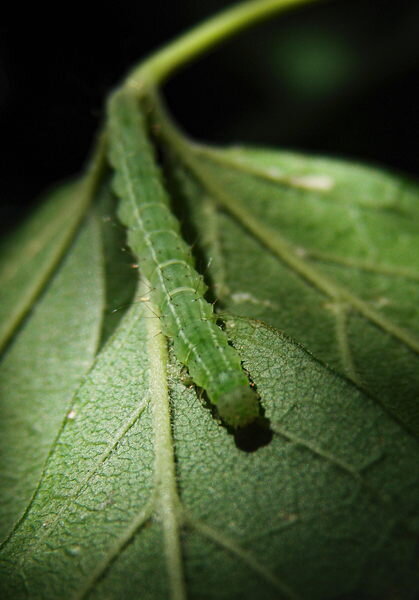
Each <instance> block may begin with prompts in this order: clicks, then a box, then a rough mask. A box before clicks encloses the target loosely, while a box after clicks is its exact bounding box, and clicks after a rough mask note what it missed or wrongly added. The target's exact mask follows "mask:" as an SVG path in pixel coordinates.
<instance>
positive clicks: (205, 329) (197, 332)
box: [108, 91, 259, 427]
mask: <svg viewBox="0 0 419 600" xmlns="http://www.w3.org/2000/svg"><path fill="white" fill-rule="evenodd" d="M108 118H109V122H108V135H109V160H110V162H111V165H112V166H113V168H114V170H115V175H114V179H113V186H114V190H115V193H116V194H117V196H118V197H119V199H120V204H119V211H118V216H119V218H120V220H121V221H122V223H123V224H124V225H125V226H126V227H127V230H128V244H129V246H130V247H131V249H132V251H133V253H134V254H135V255H136V256H137V257H138V259H139V261H140V264H141V272H142V274H143V275H144V276H145V277H146V278H147V280H148V281H149V283H150V286H151V292H150V293H151V296H152V300H153V303H154V305H155V306H156V307H157V308H158V310H159V314H160V318H161V322H162V331H163V333H164V334H165V335H166V336H168V337H169V338H171V339H172V340H173V344H174V351H175V355H176V357H177V358H178V360H179V361H180V362H181V363H183V364H184V365H185V366H186V367H187V368H188V371H189V374H190V376H191V378H192V380H193V382H194V383H195V384H196V385H198V386H200V387H202V388H203V389H204V390H205V391H206V392H207V395H208V398H209V400H210V401H211V403H213V404H214V405H216V407H217V410H218V413H219V414H220V416H221V418H222V419H223V420H224V421H225V422H226V423H227V424H229V425H232V426H234V427H240V426H244V425H246V424H248V423H250V422H252V421H253V420H254V419H255V418H256V417H257V415H258V412H259V404H258V397H257V395H256V393H255V391H254V390H252V389H251V388H250V386H249V381H248V379H247V377H246V375H245V373H244V371H243V369H242V366H241V361H240V357H239V355H238V353H237V351H236V350H235V349H234V348H233V347H232V346H230V345H229V343H228V339H227V336H226V334H225V332H224V331H223V330H222V329H220V327H218V325H217V324H216V318H215V315H214V312H213V307H212V305H211V304H209V303H208V302H207V301H206V300H205V298H204V293H205V291H206V285H205V283H204V281H203V278H202V276H201V275H199V274H198V273H197V271H196V270H195V268H194V264H193V258H192V255H191V252H190V249H189V247H188V245H187V244H186V243H185V241H184V240H183V238H182V237H181V234H180V227H179V223H178V221H177V219H176V217H175V216H174V215H173V214H172V212H171V210H170V207H169V199H168V195H167V193H166V191H165V188H164V185H163V183H162V180H161V176H160V172H159V169H158V167H157V165H156V163H155V160H154V155H153V149H152V146H151V143H150V142H149V140H148V136H147V130H146V124H145V120H144V117H143V115H142V112H141V111H140V109H139V106H138V101H137V100H136V99H135V98H134V97H133V96H132V95H131V94H129V93H127V92H125V91H122V92H116V93H115V94H114V95H113V96H112V98H111V100H110V102H109V106H108Z"/></svg>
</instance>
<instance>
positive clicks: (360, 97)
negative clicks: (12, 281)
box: [0, 0, 419, 230]
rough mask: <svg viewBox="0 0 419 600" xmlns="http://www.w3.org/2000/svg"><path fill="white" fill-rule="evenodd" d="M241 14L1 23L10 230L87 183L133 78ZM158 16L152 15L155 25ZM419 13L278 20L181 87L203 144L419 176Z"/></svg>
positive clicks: (191, 73)
mask: <svg viewBox="0 0 419 600" xmlns="http://www.w3.org/2000/svg"><path fill="white" fill-rule="evenodd" d="M230 4H233V2H225V1H223V0H205V1H204V2H194V1H193V0H182V2H174V3H167V2H164V1H163V0H154V2H152V3H148V5H147V9H146V13H145V8H144V4H143V3H141V2H129V1H127V2H123V3H120V4H118V5H117V6H116V5H115V7H114V8H113V7H111V8H107V9H106V10H103V11H102V12H100V14H99V13H98V12H97V11H92V12H91V13H89V12H88V11H85V12H80V11H79V10H76V9H75V8H74V7H71V6H69V7H67V8H63V7H62V6H61V5H57V6H56V7H55V6H49V5H48V7H47V6H46V5H45V6H43V5H39V4H36V5H32V6H29V7H27V8H25V15H24V19H23V18H22V12H21V9H20V7H19V8H18V9H17V8H13V7H8V8H7V9H6V10H5V11H4V14H3V19H2V22H1V24H0V130H1V132H2V137H1V152H2V161H1V165H0V177H1V182H2V200H1V213H0V218H1V223H2V229H3V230H4V229H5V228H9V227H11V226H12V225H13V224H14V223H15V221H16V220H17V219H19V218H20V217H21V216H23V215H24V213H25V212H26V210H27V207H28V206H30V205H31V204H32V203H33V200H34V198H35V196H36V195H37V194H38V193H39V192H41V191H42V190H43V189H44V188H45V187H46V186H49V185H50V184H51V182H53V181H56V180H60V179H62V178H66V177H68V176H70V175H72V174H74V173H75V172H78V171H79V170H80V169H81V168H82V166H83V164H84V162H85V159H86V156H87V153H88V150H89V147H90V145H91V142H92V136H93V134H94V132H95V131H96V130H97V128H98V126H99V124H100V119H101V115H102V106H103V99H104V97H105V96H106V94H107V93H108V92H109V90H110V89H112V87H113V86H115V85H116V84H117V82H118V81H119V80H120V79H121V77H122V76H123V75H124V73H126V71H127V70H128V69H129V67H130V66H131V65H133V64H134V63H135V62H137V61H138V60H139V59H140V58H141V57H142V56H145V55H146V54H148V53H149V52H151V51H152V50H153V49H155V48H158V47H159V46H160V45H161V44H163V43H164V42H166V41H167V40H169V39H171V38H173V37H174V36H176V35H178V34H179V33H180V32H181V31H183V30H185V29H186V28H187V27H190V26H192V25H194V24H196V23H198V22H200V21H202V20H203V19H204V18H205V17H207V16H209V15H211V14H213V13H214V12H216V11H217V10H220V9H222V8H225V7H226V6H228V5H230ZM145 15H146V16H145ZM418 32H419V5H418V4H417V3H416V2H414V1H413V0H399V1H398V2H397V3H396V2H392V1H390V0H373V1H372V2H368V3H367V2H365V0H352V1H351V2H343V1H342V0H339V1H330V2H320V3H319V4H318V5H316V4H313V5H312V6H307V7H304V8H301V9H299V10H297V11H294V12H292V13H290V14H288V15H285V16H282V17H278V18H277V19H273V20H272V21H271V22H269V23H265V24H262V25H260V26H258V27H256V28H255V29H253V30H251V31H248V32H246V33H245V34H242V35H241V36H240V37H238V38H236V39H234V40H232V41H230V42H228V43H227V44H225V45H224V47H222V48H219V49H218V50H217V51H215V52H213V53H212V54H211V55H209V56H207V57H206V58H204V59H202V60H201V61H199V62H198V63H196V64H194V65H191V66H190V67H188V68H187V69H185V70H184V71H183V72H182V73H180V74H179V75H178V76H177V77H175V78H174V79H173V80H172V81H171V82H170V83H169V84H168V85H167V89H166V92H167V97H168V100H169V105H170V107H171V109H172V111H173V112H174V114H175V116H176V117H177V118H178V120H179V121H180V122H181V123H182V124H183V126H184V127H185V129H186V130H187V131H189V132H190V133H191V134H192V135H194V136H196V137H198V138H201V139H204V140H208V141H214V142H220V143H224V142H243V141H247V142H251V143H259V144H264V145H267V144H268V145H275V146H281V147H285V148H292V149H297V150H306V151H311V152H321V153H323V154H325V153H326V154H333V155H339V156H344V157H348V158H354V157H356V158H357V159H360V160H364V161H366V162H373V163H379V164H383V165H385V166H389V167H392V168H395V169H401V170H404V171H408V172H411V173H414V174H417V173H418V158H417V157H418V155H419V153H418V142H417V138H415V135H414V132H415V130H417V128H418V124H419V123H418V121H419V117H418V112H417V106H418V101H419V97H418V94H419V92H418V90H417V87H418V86H417V76H418V72H419V61H418V56H419V35H418Z"/></svg>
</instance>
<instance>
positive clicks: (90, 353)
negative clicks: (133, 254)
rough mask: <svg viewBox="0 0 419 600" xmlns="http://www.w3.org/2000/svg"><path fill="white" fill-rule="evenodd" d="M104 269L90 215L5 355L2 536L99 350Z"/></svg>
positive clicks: (1, 374)
mask: <svg viewBox="0 0 419 600" xmlns="http://www.w3.org/2000/svg"><path fill="white" fill-rule="evenodd" d="M70 198H71V196H70ZM68 199H69V198H67V200H68ZM39 235H40V237H41V239H42V236H43V232H41V233H40V234H39ZM36 239H37V238H35V240H33V242H34V243H35V241H36ZM102 268H103V267H102V250H101V246H100V237H99V230H98V226H97V223H96V222H95V219H90V220H89V221H88V222H87V223H85V225H84V226H83V228H82V230H81V231H80V232H79V235H78V236H77V239H76V240H75V242H74V243H73V245H72V248H71V250H70V252H69V253H68V254H67V256H66V257H65V260H64V261H63V262H62V264H61V265H60V267H59V269H58V271H57V272H56V274H55V275H54V277H53V279H52V280H51V281H50V282H49V284H48V287H47V289H46V290H45V292H44V294H43V295H42V296H41V298H40V299H39V301H38V302H37V303H36V305H35V306H33V307H32V311H31V314H30V316H29V317H28V319H27V320H26V321H25V323H24V325H23V326H22V327H21V328H20V330H19V332H18V334H17V335H16V336H15V338H14V339H13V342H12V343H11V344H10V345H9V347H8V351H7V352H6V354H5V355H4V357H3V361H2V364H1V369H0V393H1V401H2V411H1V420H0V440H1V442H0V448H1V456H2V469H1V472H0V487H1V489H2V490H3V497H2V519H1V528H0V538H1V539H3V538H4V536H5V534H6V533H8V531H9V530H10V529H11V527H12V526H13V524H14V523H15V522H16V521H17V520H18V519H19V518H20V517H21V514H22V513H23V511H24V510H25V507H26V506H27V505H28V503H29V501H30V499H31V496H32V494H33V492H34V491H35V489H36V486H37V484H38V481H39V478H40V476H41V473H42V469H43V466H44V463H45V461H46V459H47V456H48V453H49V451H50V448H51V444H52V443H53V441H54V439H55V438H56V436H57V434H58V431H59V428H60V426H61V423H62V421H63V419H64V418H65V415H66V414H67V417H68V418H69V419H71V418H72V415H71V412H70V409H69V403H70V401H71V397H72V395H73V393H74V391H75V390H76V389H77V387H78V386H79V384H80V381H81V380H82V378H83V376H84V375H85V373H86V372H87V371H88V369H89V368H90V366H91V364H92V362H93V359H94V357H95V354H96V349H97V345H98V341H99V336H100V333H101V325H102V312H103V301H104V289H103V273H102ZM23 293H25V291H24V292H23Z"/></svg>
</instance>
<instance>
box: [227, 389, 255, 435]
mask: <svg viewBox="0 0 419 600" xmlns="http://www.w3.org/2000/svg"><path fill="white" fill-rule="evenodd" d="M259 408H260V407H259V397H258V395H257V394H256V392H255V391H254V390H252V389H251V388H250V387H242V386H240V387H236V388H234V389H233V390H230V391H229V392H226V393H225V394H222V395H221V396H220V397H219V398H218V399H217V410H218V414H219V415H220V417H221V418H222V420H223V421H224V422H225V423H226V424H227V425H231V426H232V427H245V426H246V425H249V424H250V423H252V422H253V421H254V420H255V419H256V418H257V417H258V416H259V412H260V410H259Z"/></svg>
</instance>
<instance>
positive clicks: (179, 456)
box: [2, 292, 419, 600]
mask: <svg viewBox="0 0 419 600" xmlns="http://www.w3.org/2000/svg"><path fill="white" fill-rule="evenodd" d="M140 293H142V292H140ZM227 323H228V331H229V335H231V338H232V340H233V341H234V343H235V345H236V347H237V348H238V349H239V351H240V352H241V353H242V356H243V360H244V364H245V367H246V368H248V369H249V371H250V373H251V375H252V378H253V379H254V381H255V383H256V384H257V386H258V390H259V392H260V393H261V396H262V401H263V404H264V406H265V409H266V416H267V417H268V418H269V419H270V421H271V428H272V431H273V437H272V440H271V441H270V443H268V444H266V445H265V446H263V447H260V448H259V449H258V450H257V451H256V452H253V453H247V452H244V451H243V450H240V449H239V448H238V447H237V445H236V440H235V439H234V437H233V436H232V435H231V434H229V433H228V431H227V430H226V429H225V428H224V427H221V426H219V425H218V424H217V422H216V421H215V420H214V418H213V417H212V415H211V413H210V411H209V410H207V409H205V408H204V406H203V405H202V402H201V401H199V399H197V397H196V395H195V393H194V391H193V390H192V389H190V388H188V387H185V386H184V384H183V383H182V381H181V379H179V366H178V365H177V364H176V363H175V362H173V361H171V363H169V364H167V357H166V353H165V350H164V341H163V338H162V336H161V335H159V322H158V320H157V319H156V318H153V316H152V315H150V312H149V308H148V306H147V304H146V303H145V302H142V303H137V304H135V305H133V307H132V309H131V310H130V311H129V313H127V315H126V316H125V317H124V319H123V321H122V323H121V325H120V327H119V328H118V331H117V332H116V333H115V335H114V336H113V337H112V339H111V340H110V341H109V343H108V344H107V345H106V346H105V348H104V349H103V351H102V352H101V354H100V355H99V357H98V359H97V361H96V364H95V366H94V368H93V370H92V371H91V373H90V374H89V376H88V378H87V379H86V380H85V382H84V384H83V385H82V387H81V388H80V390H79V391H78V392H77V394H76V396H75V398H74V402H73V405H72V412H73V415H74V418H72V419H68V420H67V421H66V423H65V425H64V427H63V429H62V432H61V435H60V437H59V439H58V441H57V443H56V444H55V445H54V448H53V451H52V453H51V456H50V458H49V461H48V465H47V469H46V471H45V474H44V476H43V478H42V481H41V485H40V488H39V490H38V493H37V495H36V497H35V498H34V500H33V502H32V504H31V507H30V510H29V511H28V513H27V515H26V516H25V519H24V520H23V521H22V523H21V524H20V527H19V528H18V529H17V530H16V531H15V532H14V534H13V535H12V537H11V538H10V540H9V542H8V544H6V546H5V548H4V550H3V561H2V562H3V566H4V569H5V573H4V575H3V577H2V582H3V587H4V589H3V597H4V598H16V599H19V598H24V597H26V596H27V595H29V597H30V598H32V599H34V600H35V599H37V598H40V599H41V598H42V599H48V598H57V597H60V598H84V597H89V598H104V597H107V598H121V597H123V598H127V599H129V598H138V597H141V598H149V599H151V598H153V599H156V598H168V597H173V598H186V594H187V595H188V597H190V598H203V597H205V598H209V599H210V598H214V599H215V598H217V599H218V598H221V599H223V598H225V599H230V598H245V599H250V598H255V597H258V598H264V599H266V600H268V599H272V600H274V599H275V600H278V599H279V598H310V599H311V598H314V599H315V598H319V599H320V598H321V599H323V598H334V597H337V596H342V595H343V594H347V595H349V596H346V597H354V598H355V597H359V596H358V595H357V593H361V592H362V593H365V597H371V598H375V597H377V598H385V597H389V596H388V594H387V592H388V590H389V589H392V590H393V591H395V593H397V594H398V595H399V596H400V597H403V598H411V597H412V598H413V595H412V593H411V590H413V589H414V588H415V585H417V583H418V577H417V572H416V570H415V562H414V559H413V558H412V557H413V556H414V553H413V548H414V546H415V537H414V536H413V531H414V527H415V521H414V519H413V516H414V514H415V511H416V509H417V493H418V482H417V477H416V465H417V461H418V458H419V449H418V445H417V443H416V441H415V440H414V439H413V438H412V437H411V436H409V435H408V434H407V433H405V431H404V430H403V429H402V428H401V427H400V426H399V425H398V424H397V423H395V422H394V421H393V420H392V419H391V418H390V417H389V416H388V415H387V414H386V413H385V412H384V411H383V410H382V409H381V408H380V407H379V406H377V404H376V403H374V402H373V401H371V400H370V399H369V398H368V397H366V396H365V395H364V394H363V393H362V392H361V391H359V390H357V389H356V388H355V387H354V386H353V385H351V384H349V383H348V382H346V381H344V380H343V379H341V378H340V377H339V376H337V375H335V374H333V373H332V372H331V371H329V370H328V369H327V368H326V367H324V366H323V365H322V364H321V363H319V362H318V361H316V360H315V359H314V358H313V357H311V356H310V355H309V354H307V353H306V352H305V351H304V350H303V349H302V348H301V347H299V346H298V345H296V344H295V343H293V342H292V341H290V340H289V339H287V338H286V337H284V336H283V335H281V334H279V333H278V332H277V331H275V330H274V329H271V328H269V327H266V326H264V325H263V324H261V323H259V322H252V321H248V320H247V319H229V320H228V321H227ZM167 369H168V370H167ZM167 381H169V382H170V388H169V390H168V389H167ZM168 392H170V396H169V394H168ZM169 405H171V407H172V420H173V433H172V431H171V428H170V421H169ZM172 435H173V440H172ZM239 445H240V440H239ZM375 565H379V567H378V568H377V567H376V566H375ZM183 581H185V583H184V584H183ZM351 594H352V595H351Z"/></svg>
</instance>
